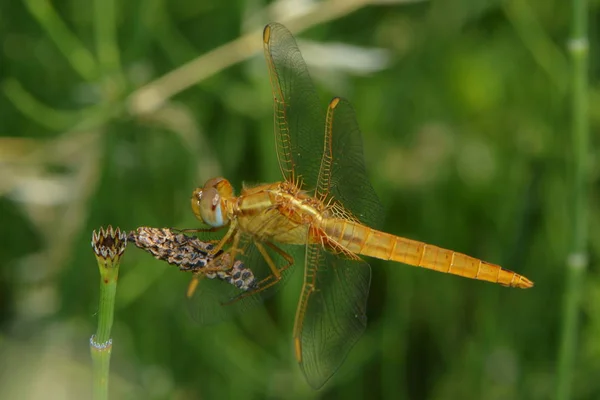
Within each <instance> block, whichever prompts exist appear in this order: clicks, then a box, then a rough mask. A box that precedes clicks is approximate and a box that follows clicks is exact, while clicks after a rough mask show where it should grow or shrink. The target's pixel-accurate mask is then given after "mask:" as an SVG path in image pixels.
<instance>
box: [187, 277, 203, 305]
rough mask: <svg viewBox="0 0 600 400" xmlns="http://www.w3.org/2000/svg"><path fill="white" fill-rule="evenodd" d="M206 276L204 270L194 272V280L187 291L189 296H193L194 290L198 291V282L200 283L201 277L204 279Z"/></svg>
mask: <svg viewBox="0 0 600 400" xmlns="http://www.w3.org/2000/svg"><path fill="white" fill-rule="evenodd" d="M204 277H205V275H204V273H203V272H194V273H193V274H192V280H191V281H190V284H189V285H188V289H187V292H186V296H187V298H188V299H189V298H191V297H192V296H193V295H194V292H195V291H196V288H197V287H198V284H199V283H200V279H203V278H204Z"/></svg>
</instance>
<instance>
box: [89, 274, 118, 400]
mask: <svg viewBox="0 0 600 400" xmlns="http://www.w3.org/2000/svg"><path fill="white" fill-rule="evenodd" d="M109 270H111V271H112V273H107V274H106V275H110V276H109V277H106V276H105V277H102V279H101V283H100V303H99V309H98V329H97V330H96V334H95V335H94V336H93V337H92V339H91V341H90V351H91V354H92V363H93V370H94V388H93V390H94V392H93V393H94V399H97V400H99V399H107V398H108V373H109V367H110V355H111V352H112V341H111V339H110V331H111V329H112V324H113V318H114V310H115V294H116V292H117V276H118V267H117V268H109Z"/></svg>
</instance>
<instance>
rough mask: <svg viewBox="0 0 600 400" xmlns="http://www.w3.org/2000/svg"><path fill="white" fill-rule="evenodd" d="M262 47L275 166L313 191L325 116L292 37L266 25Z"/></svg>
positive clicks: (277, 26) (282, 28) (284, 29)
mask: <svg viewBox="0 0 600 400" xmlns="http://www.w3.org/2000/svg"><path fill="white" fill-rule="evenodd" d="M263 46H264V52H265V58H266V61H267V66H268V68H269V76H270V79H271V87H272V91H273V102H274V109H275V110H274V111H275V113H274V115H275V116H274V118H275V141H276V146H277V157H278V159H279V167H280V169H281V172H282V174H283V176H284V178H285V179H286V180H288V181H290V182H297V181H298V180H300V181H301V182H302V183H303V189H305V190H308V191H311V190H314V188H315V187H316V183H317V175H318V173H319V165H320V163H321V154H322V152H323V126H324V123H325V116H324V113H323V111H322V108H321V106H320V104H319V97H318V95H317V92H316V90H315V87H314V85H313V83H312V80H311V78H310V75H309V73H308V69H307V67H306V64H305V62H304V60H303V59H302V55H301V54H300V50H299V49H298V46H297V44H296V40H295V39H294V37H293V36H292V34H291V33H290V32H289V31H288V30H287V29H286V28H285V27H283V26H282V25H279V24H277V23H272V24H269V25H267V26H266V27H265V29H264V32H263Z"/></svg>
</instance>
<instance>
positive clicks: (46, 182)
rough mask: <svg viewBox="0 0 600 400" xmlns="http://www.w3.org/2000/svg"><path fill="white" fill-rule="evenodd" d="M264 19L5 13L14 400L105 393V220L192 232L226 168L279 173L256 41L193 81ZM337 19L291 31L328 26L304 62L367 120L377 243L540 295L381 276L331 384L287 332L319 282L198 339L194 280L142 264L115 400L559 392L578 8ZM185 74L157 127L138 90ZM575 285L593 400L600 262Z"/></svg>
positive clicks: (7, 389) (8, 6)
mask: <svg viewBox="0 0 600 400" xmlns="http://www.w3.org/2000/svg"><path fill="white" fill-rule="evenodd" d="M250 3H251V4H252V5H248V4H247V3H246V2H223V1H220V2H219V1H202V2H193V1H185V0H179V1H175V2H167V1H162V0H155V1H139V0H138V1H128V2H115V1H114V0H112V1H108V2H104V1H101V0H96V2H95V6H93V7H92V6H91V5H88V3H86V2H78V1H74V0H59V1H53V2H49V1H47V0H27V1H23V2H15V1H5V2H2V3H1V4H0V38H2V41H1V43H2V47H1V49H2V50H1V51H0V66H2V68H0V83H1V89H2V94H1V95H0V121H2V124H1V127H2V131H0V194H1V195H2V196H3V198H2V199H1V200H0V238H1V239H2V243H0V250H1V251H2V253H1V256H2V263H0V359H2V360H3V361H4V362H5V364H4V365H5V366H6V365H10V366H11V367H10V368H3V369H0V371H1V372H0V397H2V398H47V397H48V396H49V395H50V394H51V393H56V396H57V397H61V398H77V399H79V398H88V397H89V393H90V391H91V362H90V359H89V352H88V347H87V346H88V339H89V337H90V335H91V334H92V333H93V332H94V330H95V325H96V316H95V312H96V309H97V304H98V276H97V270H96V267H95V262H94V257H93V254H92V252H91V251H90V246H89V240H90V237H91V232H92V230H94V229H98V228H99V227H100V226H106V225H109V224H112V225H113V226H119V227H120V228H121V229H124V230H130V229H134V228H135V227H137V226H143V225H147V226H155V227H161V226H165V227H178V228H196V227H199V223H198V221H196V220H195V218H194V216H193V215H192V213H191V210H190V208H189V197H190V194H191V192H192V190H193V189H194V187H196V186H197V185H201V184H202V183H203V182H204V181H205V180H206V179H208V178H210V177H212V176H214V175H223V176H225V177H227V178H228V179H229V180H230V181H231V182H232V183H233V184H234V185H235V186H236V187H237V188H238V189H239V188H241V185H242V183H243V182H248V183H256V182H269V181H274V180H277V179H279V178H280V176H279V170H278V167H277V160H276V157H275V154H274V138H273V135H272V130H273V127H272V124H273V116H272V105H271V100H272V96H271V93H270V89H269V81H268V75H267V68H266V65H265V63H264V59H263V58H262V56H261V55H260V54H259V50H260V46H261V41H260V35H258V34H255V35H254V36H252V39H251V41H250V42H249V43H254V45H255V48H254V49H255V50H256V55H254V56H251V57H250V56H248V57H246V56H245V55H242V56H240V54H246V53H244V52H247V53H248V54H249V53H251V50H249V47H248V46H250V45H248V44H244V45H243V46H240V47H239V48H237V49H232V48H225V49H224V50H223V49H222V50H223V51H222V52H220V53H215V54H213V55H212V56H206V57H205V58H201V59H200V60H201V62H200V63H199V64H198V65H196V66H195V68H193V69H191V70H181V69H178V68H179V67H181V66H182V65H183V64H184V63H186V62H189V61H192V60H195V59H196V58H197V57H202V56H203V55H206V54H207V53H208V52H210V51H212V50H214V49H217V48H219V47H220V46H223V45H226V44H227V43H229V42H230V41H234V40H236V38H238V37H240V36H243V35H246V34H248V33H249V32H254V31H256V32H258V30H260V29H261V27H262V25H263V24H264V23H266V22H269V20H270V19H279V20H280V21H281V22H282V23H284V24H286V21H288V20H289V19H287V20H286V19H283V18H274V17H270V18H267V16H266V13H265V11H264V10H263V9H262V8H259V7H262V6H264V7H270V6H267V5H264V4H260V5H259V4H258V3H257V2H250ZM326 3H327V2H325V1H324V2H319V3H317V4H318V5H317V6H316V7H321V8H319V9H318V10H317V11H319V12H316V11H313V12H312V13H311V14H309V16H308V17H306V18H304V19H301V18H299V17H298V16H295V17H294V16H293V17H291V20H292V22H291V23H290V24H289V26H290V28H292V29H294V27H296V28H297V27H301V28H310V29H307V30H306V32H302V33H298V34H297V37H298V38H299V39H300V40H303V39H305V40H310V41H311V42H309V43H306V42H303V41H301V42H300V48H301V49H302V50H304V49H305V48H308V47H310V46H311V45H313V46H314V44H315V43H318V44H319V45H320V46H322V47H321V48H320V50H321V51H324V52H325V53H324V54H329V56H323V55H322V54H321V53H317V52H315V51H305V52H304V55H305V58H306V59H307V62H308V65H309V69H310V71H311V74H312V76H313V79H314V80H315V83H316V84H317V86H318V89H319V91H320V93H321V94H322V100H323V101H322V104H323V107H324V108H325V107H326V105H327V101H328V100H329V99H330V98H331V97H332V96H333V95H340V96H344V97H346V98H348V99H349V100H350V102H351V103H352V104H353V106H354V108H355V110H356V112H357V117H358V120H359V124H360V125H361V129H362V131H363V135H364V145H365V153H366V165H367V171H368V173H369V175H370V177H371V180H372V182H373V186H374V187H375V190H376V191H377V193H378V195H379V196H380V198H381V201H382V203H383V204H384V206H385V208H386V211H385V225H384V230H386V231H388V232H391V233H394V234H398V235H402V236H407V237H410V238H413V239H419V240H423V241H426V242H428V243H432V244H436V245H439V246H443V247H445V248H450V249H454V250H457V251H460V252H463V253H467V254H470V255H473V256H476V257H480V258H482V259H485V260H488V261H490V262H495V263H499V264H501V265H503V266H505V267H506V268H509V269H511V270H515V271H517V272H519V273H522V274H523V275H525V276H527V277H529V278H531V279H532V280H533V281H534V282H535V284H536V286H535V287H534V288H533V289H529V290H516V289H507V288H503V287H500V286H498V285H492V284H487V283H483V282H476V281H470V280H464V279H460V278H457V277H454V276H448V275H443V274H437V273H434V272H430V271H425V270H418V269H415V268H411V267H407V266H403V265H400V264H392V263H385V262H379V261H372V262H371V265H372V267H373V273H374V277H373V282H372V287H371V295H370V299H369V312H368V314H369V318H370V321H369V325H368V327H367V330H366V333H365V335H364V336H363V338H362V339H361V340H360V341H359V342H358V344H357V345H356V346H355V348H354V349H353V350H352V352H351V353H350V355H349V357H348V359H347V360H346V361H345V363H344V364H343V366H342V367H341V368H340V370H339V371H338V373H337V374H336V375H335V376H334V378H333V379H332V380H331V382H330V383H328V385H327V386H325V388H324V389H323V390H321V391H319V392H314V391H312V390H311V389H310V388H309V386H308V385H307V384H306V382H305V381H304V377H303V376H302V375H301V372H300V369H299V368H298V366H297V364H296V362H295V360H294V356H293V347H292V341H291V332H292V325H293V317H294V312H295V308H296V302H297V300H298V294H299V288H300V287H299V284H300V281H301V276H300V275H301V273H300V272H301V271H296V273H295V275H294V276H293V277H292V279H290V281H289V282H288V284H287V285H286V286H285V287H284V288H282V290H280V291H279V292H278V293H277V295H276V296H275V297H274V298H273V299H271V300H269V301H268V302H266V303H265V306H264V307H262V308H257V309H256V310H253V311H252V312H249V313H248V314H246V315H242V316H239V317H237V318H235V319H232V320H231V321H229V322H226V323H222V324H219V325H215V326H208V327H202V326H198V325H196V324H195V323H194V322H193V321H192V319H191V318H190V317H189V315H188V314H189V313H188V312H187V310H186V304H185V301H184V295H185V290H186V285H187V282H188V280H189V277H188V276H186V274H184V273H182V272H178V271H177V270H176V269H175V268H173V267H170V266H168V265H166V264H163V263H161V262H159V261H156V260H153V259H152V258H151V257H150V256H149V255H147V254H144V253H142V252H141V251H139V250H137V249H134V248H130V249H128V250H127V251H126V253H125V255H124V256H123V259H122V261H121V273H120V280H119V285H118V289H117V300H116V310H115V323H114V326H113V329H112V334H113V349H112V361H111V367H112V369H111V374H112V375H111V380H110V383H111V387H110V390H111V393H112V395H113V398H140V399H141V398H143V399H147V398H152V399H162V398H176V399H193V398H210V399H213V398H265V397H271V398H335V397H338V398H348V399H351V398H363V397H368V398H376V397H380V398H389V399H483V398H485V399H505V398H510V399H546V398H549V397H551V396H553V394H554V391H555V380H556V360H557V352H558V344H559V340H560V332H561V312H562V300H563V291H564V290H565V284H564V277H565V275H566V272H565V264H566V259H567V255H568V251H569V250H570V246H571V244H572V243H571V238H570V237H569V231H570V228H571V221H570V214H569V212H570V211H569V210H570V206H571V204H570V201H571V200H570V198H569V196H568V195H567V193H568V190H570V185H569V183H568V179H569V174H570V171H569V169H568V168H569V165H570V164H569V162H570V160H571V157H572V155H571V153H570V152H569V150H568V149H569V148H570V147H569V146H570V140H569V136H570V130H571V123H570V115H571V111H570V109H569V106H568V104H569V101H568V100H569V97H568V95H569V89H568V88H569V76H568V73H569V68H568V58H567V57H566V51H565V49H564V44H565V43H566V42H567V39H568V35H569V24H570V9H569V2H559V1H554V2H545V1H541V0H535V1H530V2H528V5H527V4H526V3H525V2H518V1H506V2H496V1H487V2H465V1H451V2H442V1H438V2H431V3H426V2H423V3H417V4H412V3H411V4H401V2H398V4H389V5H378V6H369V7H359V8H358V9H357V10H355V11H352V12H350V11H348V12H340V13H338V14H335V12H332V11H331V10H329V11H327V10H325V8H326V7H325V4H326ZM338 3H343V2H338ZM590 7H591V9H590V11H589V12H590V19H592V18H594V16H597V14H598V12H599V10H598V7H597V4H594V5H592V6H590ZM327 13H329V14H327ZM299 21H300V22H299ZM307 21H308V22H307ZM294 24H296V25H294ZM596 36H597V34H596ZM596 36H592V37H590V41H591V42H592V43H594V42H595V41H596V40H597V39H598V38H597V37H596ZM340 43H344V44H346V45H351V46H355V47H352V48H350V50H348V48H346V49H344V50H343V51H339V48H337V47H334V45H339V44H340ZM374 48H377V49H380V50H383V53H380V52H374V51H372V50H374ZM592 48H593V47H592ZM382 54H384V55H385V57H382V56H381V55H382ZM592 58H593V57H592ZM228 59H239V61H240V62H233V61H232V62H231V63H229V64H228V63H227V62H225V61H226V60H228ZM361 60H362V61H361ZM230 64H231V65H230ZM369 66H371V67H370V68H368V67H369ZM373 66H374V67H373ZM167 73H171V75H170V76H171V77H173V78H174V79H173V80H172V81H169V82H168V84H165V85H163V86H159V87H160V89H161V90H164V92H160V93H166V94H165V98H164V101H165V102H164V104H163V105H162V107H160V108H157V109H152V111H151V112H150V113H142V112H141V111H143V107H142V106H141V105H140V104H142V105H145V104H149V102H150V101H151V100H153V97H151V95H150V94H148V92H144V91H143V90H142V89H143V88H144V87H145V85H146V84H149V83H150V84H151V85H153V84H156V80H157V79H159V78H161V77H163V76H164V75H165V74H167ZM592 73H593V74H596V73H597V72H596V71H595V70H593V71H592ZM595 77H596V75H592V76H591V79H590V82H591V85H592V86H591V89H592V93H591V94H590V95H591V96H592V98H594V97H595V96H597V94H596V92H595V90H596V87H595V83H596V80H595ZM159 82H160V81H159ZM178 85H179V86H178ZM151 87H157V86H151ZM183 89H185V90H183ZM160 93H159V94H160ZM136 101H141V103H140V102H136ZM595 104H599V103H598V102H594V101H592V102H591V107H592V108H591V109H590V114H591V116H592V120H591V124H592V127H591V129H592V132H593V129H595V128H596V125H597V124H598V122H599V120H598V118H597V115H600V113H599V111H598V110H596V109H595V108H594V107H596V105H595ZM597 175H598V171H597V167H596V166H595V164H594V165H593V168H592V176H591V178H590V179H592V180H593V182H595V181H596V180H597ZM593 189H595V187H592V190H590V195H591V199H592V201H591V208H590V210H589V221H590V222H589V223H590V225H591V226H592V228H591V230H590V234H589V236H590V242H591V252H592V258H591V259H592V260H594V257H595V255H596V253H597V250H598V245H597V243H600V241H599V240H597V239H598V236H599V235H600V229H598V224H597V223H595V222H596V221H598V218H599V217H600V209H599V208H598V204H599V203H598V202H597V201H593V200H595V198H596V197H597V193H596V191H594V190H593ZM581 290H582V293H581V294H582V297H583V303H584V304H585V307H584V309H583V310H582V312H583V313H585V319H584V321H583V322H582V323H583V325H582V329H581V332H580V337H579V342H578V344H579V346H578V347H577V350H576V354H575V363H574V365H573V367H572V371H571V373H572V375H573V376H574V379H575V380H574V382H573V394H574V397H575V398H598V397H600V382H599V381H598V379H597V376H598V374H599V373H600V361H599V360H600V358H599V356H598V355H599V354H600V339H599V338H600V333H599V332H600V309H598V304H600V303H599V302H598V299H599V298H600V294H599V293H600V278H599V277H598V272H597V268H595V267H594V265H592V266H591V268H590V271H589V273H588V275H587V279H586V283H585V285H584V287H583V288H582V289H581ZM82 367H83V368H82Z"/></svg>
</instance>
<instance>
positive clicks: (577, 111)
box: [556, 0, 589, 400]
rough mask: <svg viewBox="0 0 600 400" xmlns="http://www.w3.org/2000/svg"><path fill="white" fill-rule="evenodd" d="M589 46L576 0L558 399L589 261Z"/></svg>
mask: <svg viewBox="0 0 600 400" xmlns="http://www.w3.org/2000/svg"><path fill="white" fill-rule="evenodd" d="M588 47H589V46H588V39H587V1H586V0H575V1H574V2H573V37H572V39H571V42H570V45H569V53H570V56H571V68H572V71H571V73H572V107H573V108H572V121H573V122H572V123H573V125H572V137H573V142H572V144H573V178H572V179H573V182H572V203H571V204H572V207H573V209H572V211H573V213H572V227H571V229H572V231H571V238H572V243H571V252H570V254H569V257H568V259H567V277H566V279H567V280H566V288H565V298H564V310H563V321H562V332H561V343H560V350H559V356H558V357H559V358H558V378H557V390H556V393H557V399H559V400H566V399H569V398H571V386H572V380H573V370H574V366H575V358H576V355H577V354H576V353H577V331H578V325H579V309H580V303H581V292H582V284H583V278H584V276H585V271H586V269H587V264H588V257H587V245H588V200H587V197H588V196H587V186H588V148H589V122H588Z"/></svg>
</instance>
